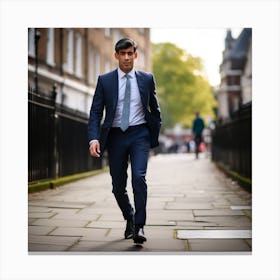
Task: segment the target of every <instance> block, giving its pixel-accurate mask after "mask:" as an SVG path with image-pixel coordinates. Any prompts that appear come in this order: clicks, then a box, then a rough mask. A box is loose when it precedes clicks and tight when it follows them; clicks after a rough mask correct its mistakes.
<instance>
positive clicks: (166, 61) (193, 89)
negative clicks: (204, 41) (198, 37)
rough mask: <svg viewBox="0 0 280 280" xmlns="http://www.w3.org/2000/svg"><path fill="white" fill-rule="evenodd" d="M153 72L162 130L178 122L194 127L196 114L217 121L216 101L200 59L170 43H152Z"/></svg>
mask: <svg viewBox="0 0 280 280" xmlns="http://www.w3.org/2000/svg"><path fill="white" fill-rule="evenodd" d="M153 72H154V74H155V77H156V82H157V94H158V98H159V102H160V105H161V110H162V117H163V128H171V127H173V126H174V125H175V124H176V123H181V124H183V125H184V126H185V127H191V125H192V120H193V118H194V113H195V112H196V111H199V112H200V115H201V116H202V117H204V118H205V117H206V116H210V117H211V118H212V119H214V117H215V116H214V111H213V109H214V108H215V107H216V100H215V98H214V95H213V90H212V88H211V86H210V84H209V82H208V80H207V79H206V78H205V73H204V66H203V63H202V61H201V59H200V58H199V57H194V56H192V55H191V54H189V53H187V51H185V50H183V49H180V48H178V47H177V46H176V45H174V44H171V43H161V44H153Z"/></svg>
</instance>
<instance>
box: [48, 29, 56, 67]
mask: <svg viewBox="0 0 280 280" xmlns="http://www.w3.org/2000/svg"><path fill="white" fill-rule="evenodd" d="M54 46H55V45H54V29H53V28H48V32H47V64H49V65H51V66H54V65H55V60H54V57H55V53H54V51H55V48H54Z"/></svg>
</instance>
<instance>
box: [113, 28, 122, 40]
mask: <svg viewBox="0 0 280 280" xmlns="http://www.w3.org/2000/svg"><path fill="white" fill-rule="evenodd" d="M121 38H122V35H121V32H120V31H119V29H115V30H114V42H115V43H117V42H118V41H119V40H120V39H121Z"/></svg>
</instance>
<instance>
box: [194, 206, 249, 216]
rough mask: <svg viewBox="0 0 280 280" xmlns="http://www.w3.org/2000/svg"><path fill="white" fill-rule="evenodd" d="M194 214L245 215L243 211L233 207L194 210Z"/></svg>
mask: <svg viewBox="0 0 280 280" xmlns="http://www.w3.org/2000/svg"><path fill="white" fill-rule="evenodd" d="M193 213H194V216H195V217H198V216H243V215H244V213H243V212H242V211H237V210H235V211H234V210H231V209H222V208H220V209H211V210H193Z"/></svg>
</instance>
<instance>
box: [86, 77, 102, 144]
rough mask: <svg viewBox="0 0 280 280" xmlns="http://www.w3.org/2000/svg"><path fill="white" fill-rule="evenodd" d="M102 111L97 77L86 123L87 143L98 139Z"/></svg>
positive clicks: (99, 81)
mask: <svg viewBox="0 0 280 280" xmlns="http://www.w3.org/2000/svg"><path fill="white" fill-rule="evenodd" d="M103 110H104V94H103V86H102V80H101V79H100V76H99V77H98V81H97V85H96V89H95V93H94V96H93V100H92V104H91V109H90V116H89V121H88V141H89V142H90V141H91V140H99V139H100V123H101V119H102V117H103Z"/></svg>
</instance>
